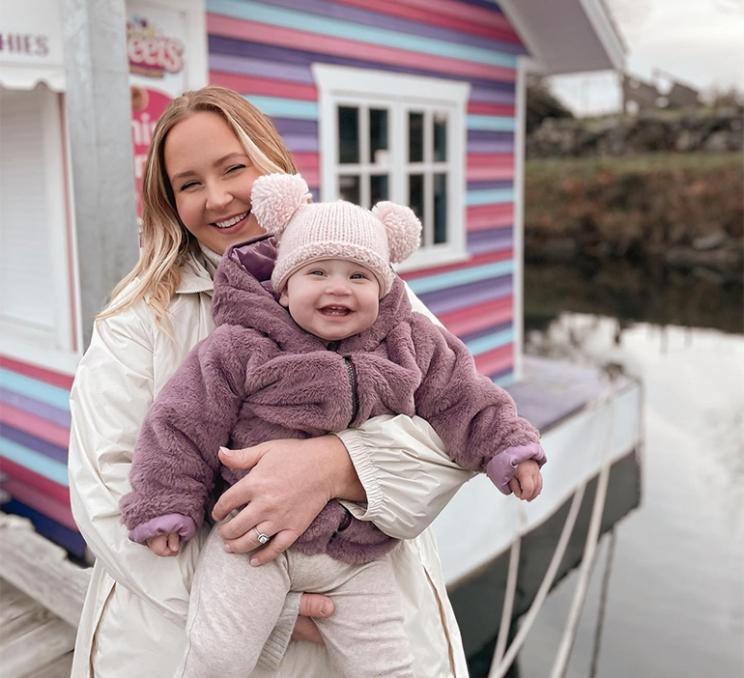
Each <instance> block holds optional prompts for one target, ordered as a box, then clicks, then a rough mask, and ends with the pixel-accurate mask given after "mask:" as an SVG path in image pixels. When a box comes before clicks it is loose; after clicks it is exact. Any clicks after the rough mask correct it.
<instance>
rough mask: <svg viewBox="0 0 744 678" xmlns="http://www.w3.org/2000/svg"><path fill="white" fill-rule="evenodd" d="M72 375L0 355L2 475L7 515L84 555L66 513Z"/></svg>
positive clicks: (78, 538) (73, 526) (68, 499)
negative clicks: (23, 519)
mask: <svg viewBox="0 0 744 678" xmlns="http://www.w3.org/2000/svg"><path fill="white" fill-rule="evenodd" d="M71 386H72V376H70V375H67V374H61V373H59V372H55V371H53V370H49V369H45V368H42V367H37V366H34V365H30V364H27V363H22V362H19V361H17V360H13V359H11V358H7V357H5V356H0V473H1V474H2V484H1V485H2V488H3V490H5V492H6V493H7V494H9V495H10V496H11V500H10V501H9V502H7V503H5V504H4V505H3V510H4V511H7V512H8V513H15V514H18V515H22V516H26V517H28V518H30V519H31V520H32V521H33V523H34V525H35V526H36V529H37V531H38V532H40V533H41V534H43V535H44V536H46V537H48V538H49V539H51V540H52V541H54V542H57V543H58V544H61V545H62V546H64V547H65V548H66V549H67V550H68V551H70V552H71V553H73V554H75V555H76V556H78V557H83V554H84V551H85V543H84V542H83V538H82V537H81V536H80V534H79V533H78V531H77V527H76V526H75V523H74V521H73V519H72V513H71V512H70V493H69V490H68V482H67V446H68V443H69V439H70V431H69V428H70V409H69V404H68V400H69V395H70V388H71Z"/></svg>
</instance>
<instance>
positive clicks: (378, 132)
mask: <svg viewBox="0 0 744 678" xmlns="http://www.w3.org/2000/svg"><path fill="white" fill-rule="evenodd" d="M387 150H388V112H387V109H385V108H370V109H369V157H370V161H371V162H372V164H373V165H377V164H378V163H381V162H384V160H385V158H386V156H387V153H385V151H387Z"/></svg>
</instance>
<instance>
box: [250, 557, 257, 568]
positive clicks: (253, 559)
mask: <svg viewBox="0 0 744 678" xmlns="http://www.w3.org/2000/svg"><path fill="white" fill-rule="evenodd" d="M249 562H250V564H251V565H252V566H253V567H258V565H259V562H258V560H256V559H255V558H251V559H250V561H249Z"/></svg>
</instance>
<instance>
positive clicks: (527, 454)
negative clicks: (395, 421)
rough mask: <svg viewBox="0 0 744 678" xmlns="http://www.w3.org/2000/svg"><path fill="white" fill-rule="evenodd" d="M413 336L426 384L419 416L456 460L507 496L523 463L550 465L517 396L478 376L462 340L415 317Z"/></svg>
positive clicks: (418, 399) (418, 398) (418, 397)
mask: <svg viewBox="0 0 744 678" xmlns="http://www.w3.org/2000/svg"><path fill="white" fill-rule="evenodd" d="M412 334H413V337H414V345H415V347H416V348H415V350H416V360H417V362H418V365H419V368H420V369H421V372H422V374H423V381H422V383H421V385H420V386H419V388H418V390H417V391H416V394H415V399H416V412H417V413H418V414H419V415H421V416H422V417H424V418H425V419H426V420H427V421H428V422H429V423H430V424H431V425H432V426H433V427H434V429H435V430H436V431H437V433H439V435H440V436H441V438H442V440H444V443H445V447H446V448H447V449H448V451H449V452H450V455H451V456H452V459H453V460H454V461H456V462H457V463H458V464H459V465H460V466H463V467H464V468H467V469H469V470H471V471H479V472H483V473H487V474H488V476H489V477H490V478H491V480H492V481H493V482H494V484H495V485H496V486H497V487H498V489H499V490H501V491H502V492H503V493H504V494H510V493H511V490H510V489H509V481H511V479H512V477H513V475H514V469H515V468H516V466H517V465H518V464H519V463H520V462H523V461H526V460H528V459H533V460H535V461H536V462H537V463H538V464H540V465H542V464H543V463H545V453H544V452H543V449H542V447H541V445H540V435H539V433H538V432H537V430H536V429H535V427H534V426H532V425H531V424H530V423H529V422H528V421H527V420H525V419H523V418H522V417H520V416H518V414H517V407H516V405H515V403H514V401H513V400H512V398H511V396H510V395H509V394H508V393H507V392H506V391H505V390H504V389H502V388H500V387H498V386H497V385H496V384H494V383H493V382H492V381H491V380H490V379H489V378H488V377H486V376H484V375H482V374H478V372H477V371H476V369H475V362H474V361H473V358H472V356H471V355H470V352H469V351H468V349H467V347H466V346H465V344H463V343H462V341H460V340H459V339H458V338H457V337H456V336H454V335H453V334H451V333H450V332H448V331H447V330H445V329H444V328H441V327H436V326H434V325H432V324H431V322H430V321H429V319H428V318H424V317H423V316H421V315H416V316H414V319H413V321H412Z"/></svg>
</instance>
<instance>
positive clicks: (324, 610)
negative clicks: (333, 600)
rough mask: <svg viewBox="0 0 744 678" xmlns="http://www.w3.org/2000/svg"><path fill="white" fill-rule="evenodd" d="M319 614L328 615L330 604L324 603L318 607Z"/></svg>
mask: <svg viewBox="0 0 744 678" xmlns="http://www.w3.org/2000/svg"><path fill="white" fill-rule="evenodd" d="M320 614H322V615H323V616H324V617H327V616H328V615H330V614H331V606H330V605H328V604H324V605H323V606H322V607H321V608H320Z"/></svg>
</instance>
